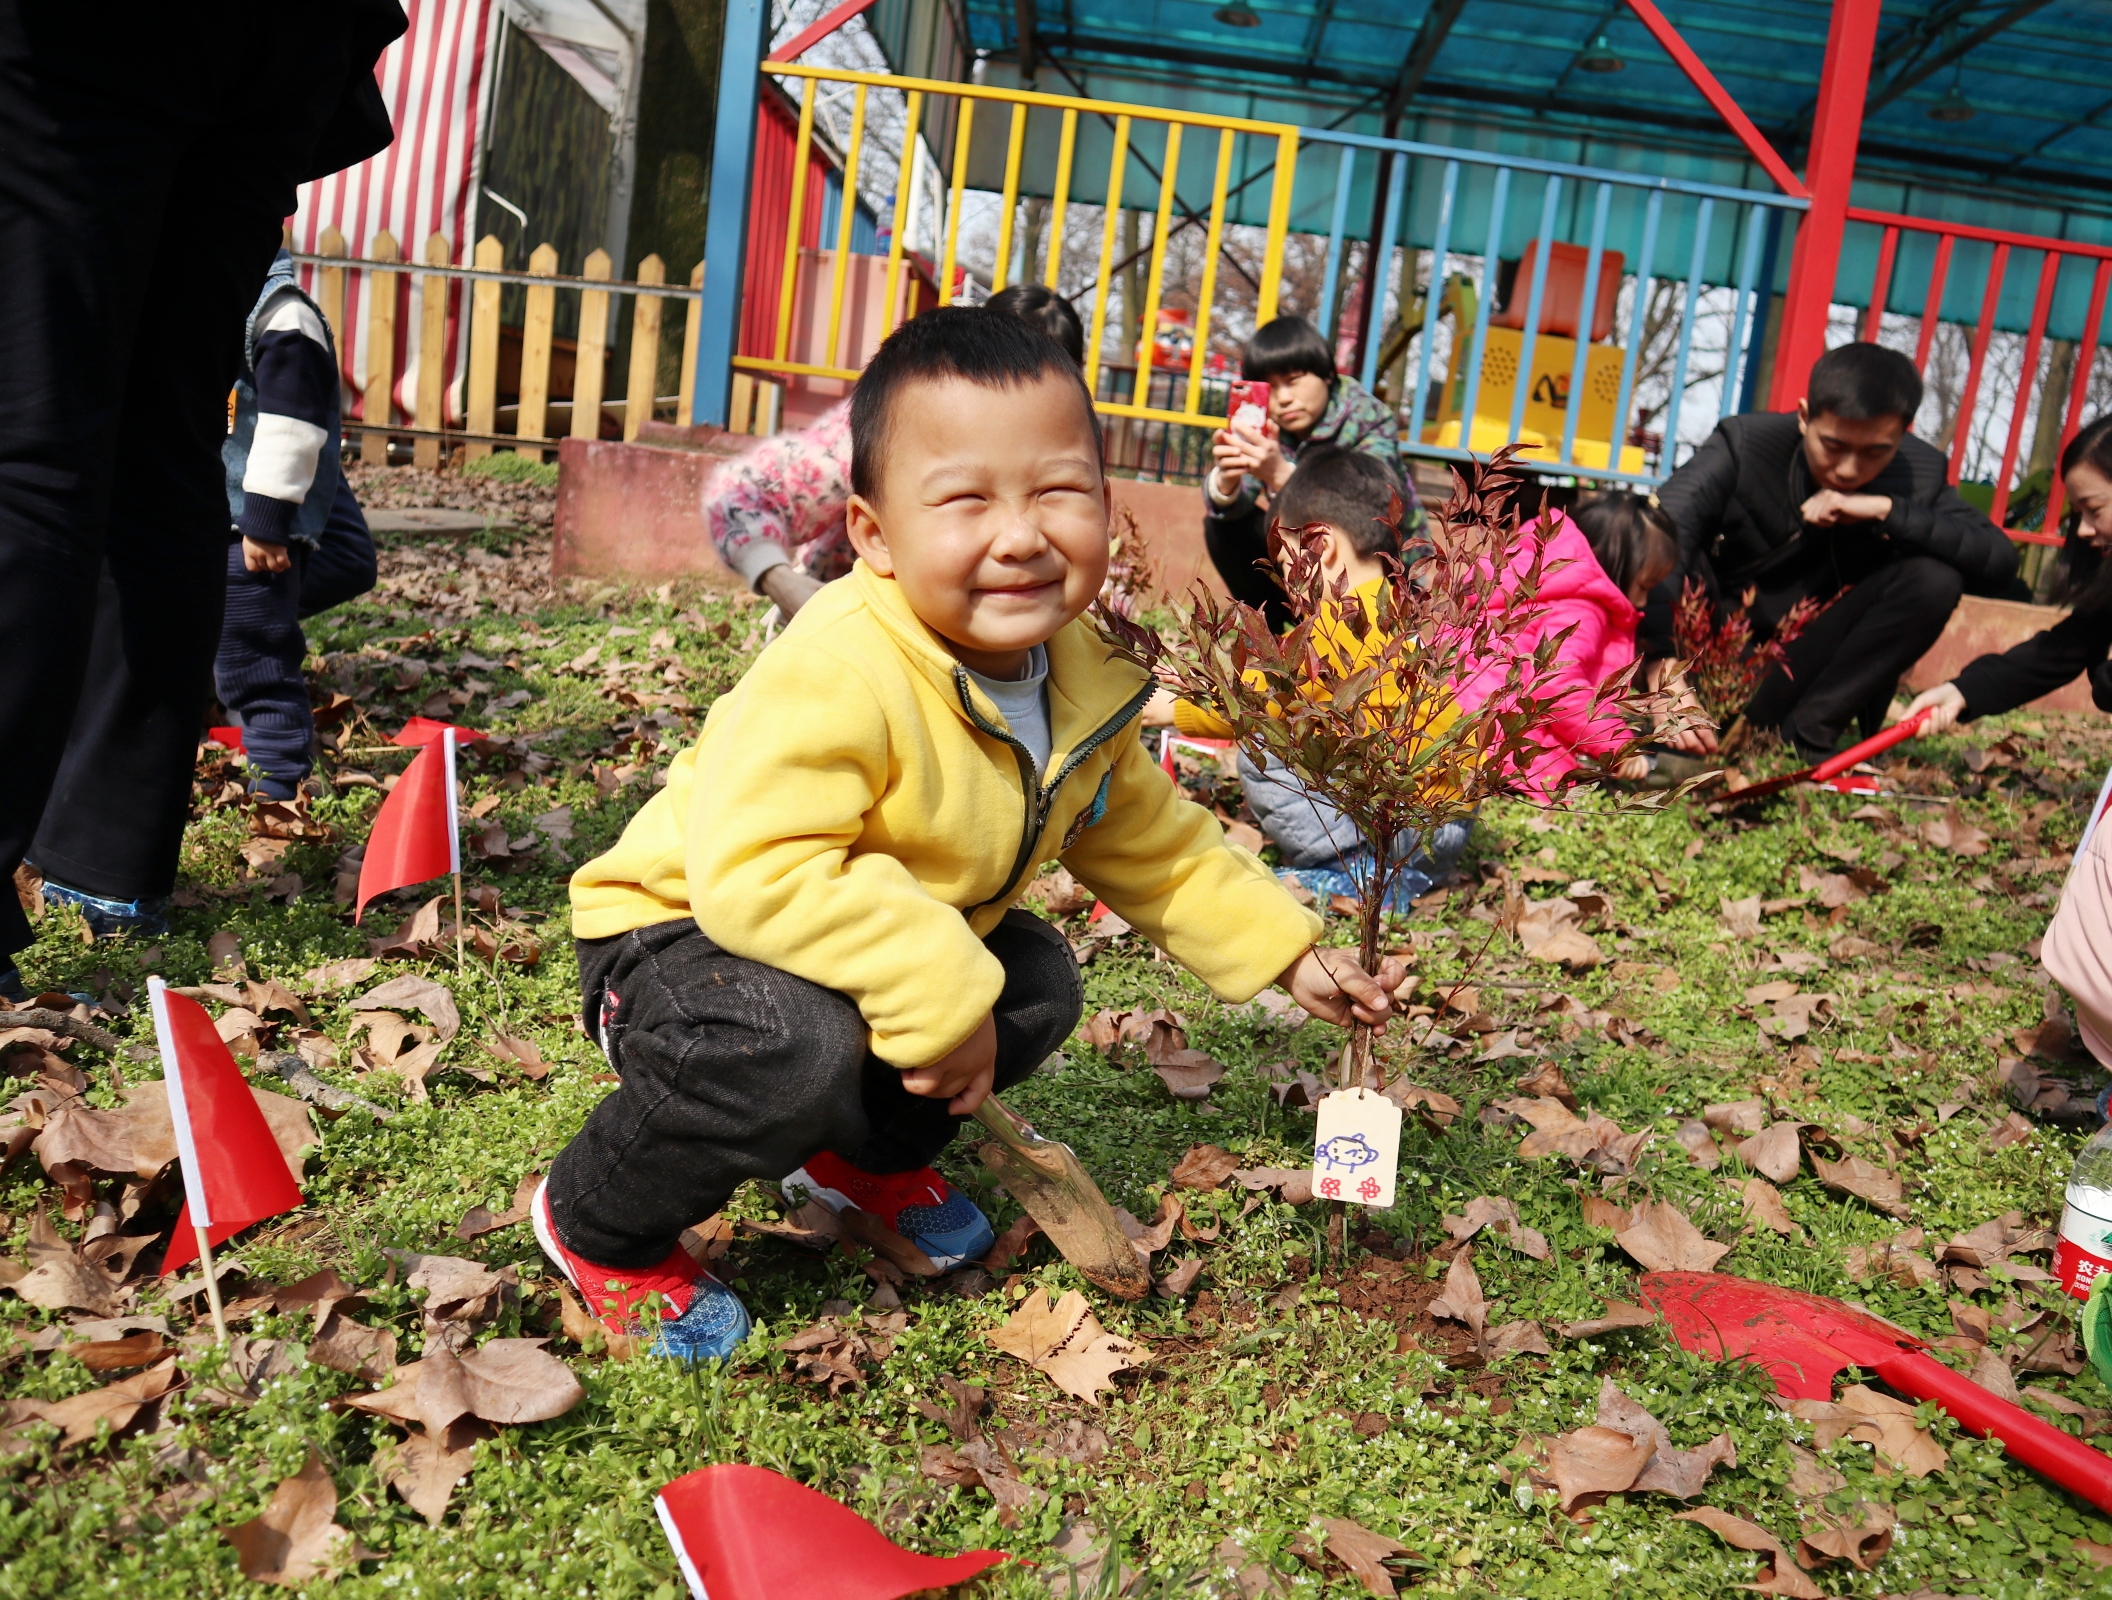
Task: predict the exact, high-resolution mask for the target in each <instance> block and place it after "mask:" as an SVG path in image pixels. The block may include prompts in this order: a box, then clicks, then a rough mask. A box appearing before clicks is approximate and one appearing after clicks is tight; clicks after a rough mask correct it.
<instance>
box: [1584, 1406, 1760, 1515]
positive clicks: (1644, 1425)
mask: <svg viewBox="0 0 2112 1600" xmlns="http://www.w3.org/2000/svg"><path fill="white" fill-rule="evenodd" d="M1598 1423H1599V1426H1600V1427H1602V1428H1617V1429H1619V1430H1620V1431H1621V1432H1623V1433H1626V1434H1630V1435H1632V1436H1633V1437H1635V1438H1637V1439H1641V1440H1643V1441H1645V1442H1647V1443H1648V1444H1649V1446H1650V1450H1651V1454H1650V1459H1649V1461H1648V1462H1647V1463H1646V1464H1645V1465H1644V1467H1643V1469H1642V1470H1641V1471H1640V1472H1639V1473H1638V1474H1637V1475H1636V1479H1635V1483H1634V1485H1633V1488H1634V1490H1635V1492H1637V1493H1645V1492H1648V1493H1656V1494H1668V1495H1671V1496H1672V1497H1673V1498H1674V1499H1677V1500H1691V1499H1693V1498H1694V1496H1696V1495H1698V1494H1700V1493H1701V1491H1702V1488H1703V1486H1704V1485H1705V1484H1707V1482H1708V1480H1709V1474H1710V1472H1712V1471H1713V1470H1715V1469H1716V1468H1717V1467H1719V1466H1724V1467H1735V1466H1737V1465H1738V1447H1737V1446H1736V1445H1735V1444H1733V1443H1732V1442H1731V1436H1730V1435H1729V1434H1727V1433H1719V1434H1717V1435H1716V1436H1715V1437H1714V1438H1712V1439H1710V1440H1709V1442H1708V1443H1707V1444H1704V1445H1701V1446H1699V1447H1698V1448H1696V1449H1693V1450H1682V1449H1680V1448H1679V1447H1678V1446H1676V1445H1674V1444H1673V1443H1672V1436H1671V1434H1669V1433H1667V1432H1666V1431H1665V1425H1664V1424H1663V1423H1662V1422H1659V1421H1658V1420H1657V1418H1656V1417H1654V1416H1652V1415H1651V1413H1650V1412H1649V1411H1648V1410H1647V1409H1646V1408H1645V1407H1643V1406H1641V1405H1639V1404H1638V1403H1637V1402H1635V1401H1634V1400H1632V1399H1630V1398H1629V1397H1628V1396H1627V1395H1626V1394H1624V1393H1622V1392H1621V1390H1620V1388H1619V1387H1618V1386H1617V1385H1616V1384H1615V1383H1614V1381H1613V1380H1612V1379H1611V1378H1607V1379H1604V1380H1603V1381H1602V1382H1601V1383H1600V1385H1599V1416H1598Z"/></svg>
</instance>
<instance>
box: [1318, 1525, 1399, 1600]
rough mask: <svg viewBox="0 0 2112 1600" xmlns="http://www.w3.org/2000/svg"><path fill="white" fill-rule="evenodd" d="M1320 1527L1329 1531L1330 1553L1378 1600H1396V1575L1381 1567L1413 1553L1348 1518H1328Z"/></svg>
mask: <svg viewBox="0 0 2112 1600" xmlns="http://www.w3.org/2000/svg"><path fill="white" fill-rule="evenodd" d="M1320 1526H1321V1527H1322V1528H1323V1529H1324V1530H1326V1535H1327V1539H1326V1544H1327V1553H1328V1554H1329V1555H1331V1556H1333V1557H1334V1558H1335V1559H1336V1560H1337V1561H1339V1562H1341V1563H1342V1565H1344V1566H1345V1567H1347V1568H1349V1570H1350V1572H1351V1573H1352V1574H1353V1575H1355V1577H1356V1578H1358V1579H1359V1580H1360V1581H1361V1582H1362V1583H1363V1585H1364V1587H1365V1588H1366V1589H1367V1590H1369V1591H1370V1592H1371V1593H1372V1594H1374V1595H1376V1596H1377V1597H1378V1600H1392V1597H1393V1596H1394V1595H1396V1594H1398V1593H1399V1592H1400V1590H1399V1588H1398V1587H1397V1586H1396V1585H1395V1583H1394V1581H1393V1574H1392V1573H1390V1572H1388V1571H1387V1570H1386V1568H1385V1567H1384V1566H1383V1565H1381V1563H1382V1562H1386V1561H1390V1560H1392V1559H1393V1558H1394V1557H1395V1556H1404V1555H1410V1554H1412V1553H1413V1552H1411V1551H1410V1550H1409V1548H1408V1547H1407V1546H1406V1545H1404V1544H1402V1543H1401V1542H1400V1540H1398V1539H1389V1538H1387V1537H1386V1535H1385V1534H1383V1533H1373V1532H1372V1531H1371V1530H1370V1529H1369V1528H1367V1527H1365V1526H1364V1525H1363V1524H1362V1523H1360V1522H1352V1521H1350V1520H1349V1519H1348V1518H1347V1517H1324V1518H1322V1519H1321V1522H1320Z"/></svg>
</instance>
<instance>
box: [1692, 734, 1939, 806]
mask: <svg viewBox="0 0 2112 1600" xmlns="http://www.w3.org/2000/svg"><path fill="white" fill-rule="evenodd" d="M1928 715H1929V714H1928V713H1927V712H1926V711H1917V712H1915V713H1914V715H1913V716H1911V717H1905V718H1902V719H1901V720H1900V721H1898V722H1895V723H1893V724H1892V726H1891V727H1889V728H1887V729H1885V731H1884V732H1883V733H1877V734H1872V735H1871V736H1870V737H1869V738H1867V739H1865V740H1864V741H1863V742H1862V743H1861V744H1852V745H1850V746H1849V747H1848V748H1847V749H1845V750H1843V751H1842V752H1841V753H1840V754H1839V755H1835V756H1828V757H1827V758H1826V759H1825V760H1824V761H1821V762H1820V763H1819V764H1818V765H1817V766H1815V767H1806V768H1805V769H1804V770H1803V771H1802V772H1791V773H1786V774H1784V775H1783V776H1782V777H1779V778H1769V779H1768V780H1767V781H1766V782H1765V783H1752V784H1747V785H1746V786H1745V787H1744V788H1743V789H1733V790H1732V791H1731V792H1730V793H1729V794H1726V795H1724V796H1722V797H1721V798H1719V799H1718V800H1717V802H1716V803H1717V804H1718V805H1724V806H1742V805H1744V804H1745V803H1746V801H1748V800H1758V799H1759V798H1760V797H1761V796H1762V795H1769V794H1777V793H1780V792H1781V791H1782V790H1784V789H1787V788H1790V787H1792V786H1793V785H1796V784H1799V783H1825V782H1827V781H1828V780H1830V779H1833V778H1838V777H1839V776H1840V775H1841V774H1842V773H1844V772H1846V771H1847V770H1848V769H1849V768H1850V767H1852V766H1854V765H1855V764H1856V763H1857V762H1858V761H1868V760H1869V759H1870V758H1871V757H1872V756H1874V755H1879V754H1881V753H1882V752H1884V751H1886V750H1889V749H1891V748H1892V747H1893V746H1894V745H1896V744H1904V743H1905V742H1906V741H1907V740H1909V739H1911V738H1913V737H1914V735H1916V734H1917V733H1919V732H1921V725H1922V723H1923V722H1924V721H1926V720H1927V719H1928Z"/></svg>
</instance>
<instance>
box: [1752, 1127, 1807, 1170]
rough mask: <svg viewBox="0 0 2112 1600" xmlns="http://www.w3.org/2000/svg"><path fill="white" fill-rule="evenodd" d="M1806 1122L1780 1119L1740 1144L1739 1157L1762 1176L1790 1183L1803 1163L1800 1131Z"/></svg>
mask: <svg viewBox="0 0 2112 1600" xmlns="http://www.w3.org/2000/svg"><path fill="white" fill-rule="evenodd" d="M1803 1126H1804V1124H1803V1123H1801V1122H1777V1123H1775V1124H1773V1125H1772V1126H1770V1127H1767V1128H1763V1129H1762V1130H1761V1131H1760V1132H1758V1133H1756V1134H1754V1135H1753V1136H1752V1137H1751V1138H1749V1139H1745V1140H1742V1141H1741V1142H1740V1143H1739V1144H1738V1146H1737V1152H1738V1159H1739V1160H1740V1161H1743V1162H1744V1163H1745V1164H1746V1165H1747V1166H1748V1167H1751V1168H1752V1169H1753V1171H1755V1172H1757V1173H1759V1174H1760V1175H1761V1176H1762V1177H1763V1178H1772V1179H1773V1180H1774V1181H1775V1182H1776V1183H1788V1182H1789V1181H1790V1180H1791V1179H1792V1178H1794V1177H1795V1176H1796V1175H1797V1169H1798V1167H1799V1166H1800V1165H1801V1163H1802V1157H1803V1153H1804V1147H1803V1145H1802V1143H1801V1142H1800V1141H1799V1139H1798V1137H1797V1135H1798V1130H1799V1129H1801V1128H1802V1127H1803Z"/></svg>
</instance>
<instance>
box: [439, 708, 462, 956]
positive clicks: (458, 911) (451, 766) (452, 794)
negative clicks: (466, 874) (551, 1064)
mask: <svg viewBox="0 0 2112 1600" xmlns="http://www.w3.org/2000/svg"><path fill="white" fill-rule="evenodd" d="M440 738H441V740H442V742H443V743H444V744H445V746H446V750H447V854H448V858H449V862H450V864H451V865H452V866H453V867H454V877H455V971H456V973H457V974H459V973H460V972H461V971H462V968H463V965H464V959H465V958H464V956H463V953H462V817H461V813H460V811H459V810H458V809H457V807H458V805H459V797H458V795H457V792H456V789H455V730H454V729H453V728H452V727H450V728H449V729H448V730H447V731H446V732H445V733H443V734H441V735H440Z"/></svg>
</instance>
